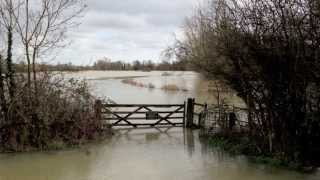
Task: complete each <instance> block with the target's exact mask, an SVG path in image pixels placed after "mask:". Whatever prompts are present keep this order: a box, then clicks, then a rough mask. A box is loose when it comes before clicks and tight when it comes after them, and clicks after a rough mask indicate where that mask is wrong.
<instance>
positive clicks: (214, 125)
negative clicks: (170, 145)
mask: <svg viewBox="0 0 320 180" xmlns="http://www.w3.org/2000/svg"><path fill="white" fill-rule="evenodd" d="M96 112H97V116H98V118H100V119H101V120H103V121H105V123H106V124H107V125H109V126H110V125H111V126H132V127H138V126H150V127H154V126H184V127H187V128H202V129H204V130H205V132H206V133H215V132H218V131H220V130H222V129H233V130H239V131H242V130H245V129H247V128H248V123H247V119H248V112H247V110H246V109H243V108H238V107H234V106H231V107H230V106H216V105H212V106H208V105H207V104H200V103H196V102H195V99H191V98H189V99H188V100H187V102H184V103H182V104H107V103H106V104H103V103H102V102H101V101H97V103H96Z"/></svg>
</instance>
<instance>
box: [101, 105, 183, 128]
mask: <svg viewBox="0 0 320 180" xmlns="http://www.w3.org/2000/svg"><path fill="white" fill-rule="evenodd" d="M100 107H101V108H100V109H101V119H102V120H105V121H106V122H107V123H108V124H110V125H111V126H132V127H137V126H151V127H154V126H179V125H180V126H182V125H184V124H185V119H186V117H185V116H186V103H183V104H101V105H100Z"/></svg>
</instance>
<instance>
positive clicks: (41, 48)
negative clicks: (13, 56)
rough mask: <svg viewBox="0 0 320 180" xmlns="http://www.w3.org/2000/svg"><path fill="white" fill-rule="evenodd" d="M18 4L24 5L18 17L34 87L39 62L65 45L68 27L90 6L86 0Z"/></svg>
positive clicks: (22, 1)
mask: <svg viewBox="0 0 320 180" xmlns="http://www.w3.org/2000/svg"><path fill="white" fill-rule="evenodd" d="M17 3H19V4H20V5H19V8H17V10H15V11H14V17H15V20H16V23H17V28H16V29H17V32H18V34H19V36H20V39H21V42H22V44H23V48H24V51H25V57H26V61H27V66H28V85H29V87H30V85H31V74H33V81H34V83H36V78H37V77H36V71H37V67H36V64H37V59H38V58H39V57H40V55H41V54H42V53H44V52H46V51H48V50H52V49H54V48H57V47H60V46H61V45H62V43H63V42H64V38H65V36H66V33H67V30H68V28H70V27H72V26H74V25H76V22H75V18H77V17H79V16H80V15H81V13H82V12H83V11H84V9H85V7H86V6H85V5H84V4H83V1H82V0H33V1H29V0H19V1H18V2H17ZM31 71H32V72H31ZM35 89H36V84H35Z"/></svg>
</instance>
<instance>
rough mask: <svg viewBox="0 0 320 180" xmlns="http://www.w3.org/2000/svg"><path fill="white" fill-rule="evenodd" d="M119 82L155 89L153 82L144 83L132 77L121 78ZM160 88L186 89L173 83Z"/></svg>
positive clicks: (170, 89)
mask: <svg viewBox="0 0 320 180" xmlns="http://www.w3.org/2000/svg"><path fill="white" fill-rule="evenodd" d="M121 82H122V83H124V84H129V85H131V86H136V87H141V88H149V89H155V88H156V86H155V85H154V84H152V83H148V84H144V83H141V82H138V81H135V80H134V79H131V78H129V79H123V80H122V81H121ZM160 89H162V90H164V91H184V92H186V91H188V89H186V88H179V87H178V86H177V85H175V84H167V85H164V86H162V87H161V88H160Z"/></svg>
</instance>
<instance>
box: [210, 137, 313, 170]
mask: <svg viewBox="0 0 320 180" xmlns="http://www.w3.org/2000/svg"><path fill="white" fill-rule="evenodd" d="M207 140H208V143H209V145H210V146H212V147H214V148H216V149H218V150H222V151H225V152H227V153H229V154H230V155H245V156H246V157H247V158H248V160H249V161H251V162H253V163H258V164H266V165H270V166H272V167H277V168H285V169H290V170H296V171H300V172H312V171H310V170H309V169H308V168H305V167H302V165H301V164H299V163H297V162H288V161H287V160H284V159H281V158H280V157H278V156H276V155H272V154H265V153H261V152H260V151H259V149H257V146H256V145H255V144H254V142H252V141H250V140H249V138H248V137H246V136H228V137H224V136H223V135H219V134H217V135H214V136H209V137H207Z"/></svg>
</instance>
